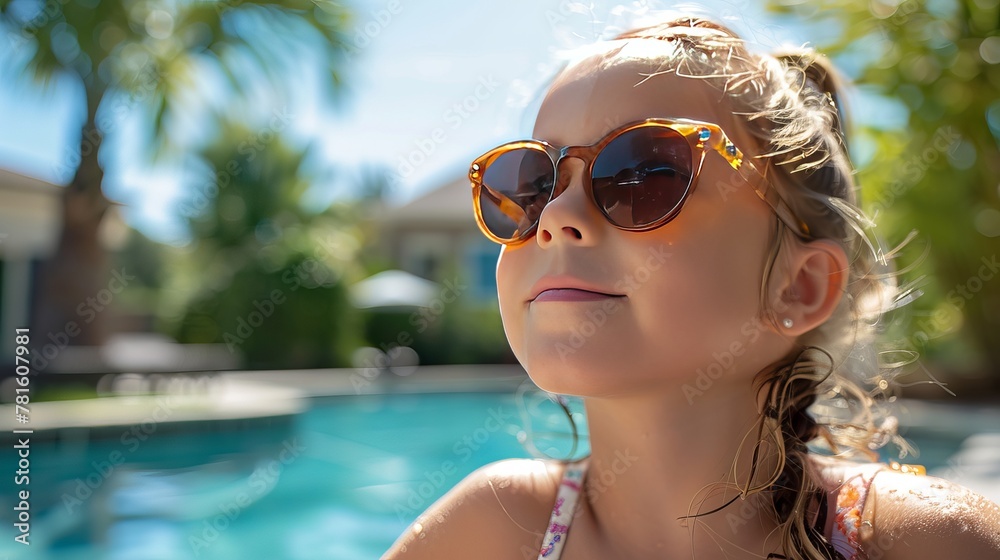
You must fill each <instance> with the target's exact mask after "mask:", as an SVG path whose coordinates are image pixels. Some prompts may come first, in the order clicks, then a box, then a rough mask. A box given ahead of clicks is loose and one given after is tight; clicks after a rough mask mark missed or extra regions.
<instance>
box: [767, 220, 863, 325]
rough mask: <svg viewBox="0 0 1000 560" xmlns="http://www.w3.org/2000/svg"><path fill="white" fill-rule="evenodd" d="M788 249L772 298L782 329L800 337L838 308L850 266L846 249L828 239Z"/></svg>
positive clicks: (800, 244) (796, 245)
mask: <svg viewBox="0 0 1000 560" xmlns="http://www.w3.org/2000/svg"><path fill="white" fill-rule="evenodd" d="M787 248H788V250H787V252H786V254H785V258H784V259H783V260H784V263H783V264H784V265H785V266H783V267H782V268H784V270H782V271H780V272H783V273H784V274H780V275H779V276H778V277H779V278H781V281H780V282H778V283H776V285H775V292H773V296H774V297H773V299H772V301H774V302H775V303H774V305H773V308H774V312H775V317H776V318H777V320H778V330H779V332H780V333H782V334H785V335H788V336H799V335H801V334H804V333H807V332H809V331H811V330H813V329H815V328H816V327H819V326H820V325H822V324H823V323H825V322H826V320H827V319H829V318H830V316H831V315H832V314H833V312H834V311H835V310H836V309H837V305H838V304H839V303H840V298H841V297H842V296H843V294H844V292H845V290H846V289H847V277H848V272H849V265H848V263H847V254H846V253H845V252H844V249H843V248H842V247H841V246H840V245H838V244H836V243H834V242H833V241H830V240H827V239H818V240H816V241H810V242H807V243H793V244H790V245H789V246H787ZM775 272H779V271H775Z"/></svg>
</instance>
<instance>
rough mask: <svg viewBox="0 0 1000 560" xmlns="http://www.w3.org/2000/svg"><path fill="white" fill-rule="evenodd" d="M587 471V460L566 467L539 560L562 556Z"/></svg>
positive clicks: (554, 558) (553, 559)
mask: <svg viewBox="0 0 1000 560" xmlns="http://www.w3.org/2000/svg"><path fill="white" fill-rule="evenodd" d="M586 471H587V461H586V459H584V460H581V461H577V462H575V463H568V464H567V465H566V470H565V471H564V472H563V477H562V482H560V483H559V492H558V494H557V495H556V503H555V506H553V508H552V515H551V516H550V517H549V524H548V526H547V528H546V530H545V537H544V538H543V539H542V548H541V549H540V550H539V551H538V560H558V559H559V557H560V556H561V555H562V550H563V546H564V545H565V544H566V538H567V535H568V534H569V526H570V525H571V524H572V523H573V514H574V513H575V512H576V503H577V498H579V497H580V490H581V488H582V486H583V475H584V473H585V472H586Z"/></svg>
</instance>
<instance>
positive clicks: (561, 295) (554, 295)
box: [532, 288, 624, 302]
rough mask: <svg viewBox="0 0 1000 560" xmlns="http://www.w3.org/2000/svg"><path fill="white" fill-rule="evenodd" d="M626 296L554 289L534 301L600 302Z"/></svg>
mask: <svg viewBox="0 0 1000 560" xmlns="http://www.w3.org/2000/svg"><path fill="white" fill-rule="evenodd" d="M617 297H624V296H613V295H611V294H602V293H598V292H591V291H587V290H578V289H575V288H553V289H548V290H545V291H543V292H542V293H540V294H538V296H536V297H535V299H534V300H532V301H536V302H538V301H599V300H603V299H608V298H617Z"/></svg>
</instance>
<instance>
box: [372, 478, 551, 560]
mask: <svg viewBox="0 0 1000 560" xmlns="http://www.w3.org/2000/svg"><path fill="white" fill-rule="evenodd" d="M565 468H566V464H565V463H563V462H560V461H555V460H541V459H504V460H500V461H495V462H493V463H489V464H487V465H484V466H482V467H480V468H478V469H476V470H475V471H473V472H472V473H470V474H469V475H468V476H466V477H465V478H464V479H462V480H461V481H460V482H459V483H458V484H456V485H455V486H454V487H453V488H451V489H450V490H449V491H448V492H447V493H446V494H445V495H444V496H442V497H441V498H439V499H438V500H437V501H436V502H434V503H433V504H431V505H430V507H428V508H427V509H426V511H424V513H423V514H421V515H420V516H419V517H418V518H417V519H416V520H415V521H414V522H413V523H412V524H411V525H410V527H409V528H408V529H407V530H406V531H405V532H404V533H403V534H402V535H401V536H400V537H399V539H398V540H397V541H396V543H395V544H394V545H393V547H392V548H391V549H389V551H388V552H387V553H386V554H385V556H383V560H388V559H392V560H402V559H406V560H423V559H425V558H426V559H439V558H461V557H469V558H479V559H487V560H488V559H489V558H491V557H493V556H496V557H501V556H502V557H509V556H510V551H511V550H518V549H520V551H521V552H522V553H524V552H526V551H534V553H535V554H537V551H538V549H539V548H540V546H541V543H542V538H543V537H544V533H543V532H542V531H544V529H545V527H546V525H547V524H548V518H549V514H550V512H551V510H552V503H553V502H554V501H555V499H556V494H557V492H558V489H559V484H560V481H561V479H562V475H563V472H564V470H565ZM527 557H533V556H527Z"/></svg>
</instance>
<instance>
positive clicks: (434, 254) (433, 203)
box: [373, 173, 500, 305]
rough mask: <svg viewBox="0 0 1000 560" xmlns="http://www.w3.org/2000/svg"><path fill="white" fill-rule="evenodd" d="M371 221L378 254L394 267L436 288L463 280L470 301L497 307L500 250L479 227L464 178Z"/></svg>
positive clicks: (469, 191) (467, 181)
mask: <svg viewBox="0 0 1000 560" xmlns="http://www.w3.org/2000/svg"><path fill="white" fill-rule="evenodd" d="M373 219H374V221H375V224H374V225H375V229H376V230H377V231H378V241H377V249H376V250H377V251H378V252H379V253H380V254H382V255H383V256H384V257H385V258H386V259H387V260H388V261H389V262H391V263H393V266H395V267H396V268H399V269H401V270H404V271H406V272H409V273H411V274H415V275H417V276H420V277H422V278H426V279H428V280H433V281H435V282H438V283H443V282H444V281H445V280H450V281H451V282H455V281H456V280H458V279H460V280H461V281H462V282H464V283H466V284H467V285H468V287H469V291H468V293H467V294H463V295H464V296H466V297H467V298H468V299H469V300H470V301H472V302H480V303H482V304H484V305H487V304H491V305H495V302H496V299H497V295H496V290H497V287H496V263H497V256H498V255H499V254H500V246H499V245H497V244H495V243H493V242H491V241H490V240H488V239H486V237H484V236H483V234H482V233H480V231H479V228H478V227H477V226H476V220H475V218H474V215H473V211H472V189H471V187H470V185H469V179H468V177H466V176H465V174H464V173H463V174H462V175H460V176H458V177H455V178H453V179H451V180H448V181H447V182H445V183H444V184H442V185H440V186H438V187H436V188H432V189H430V190H429V191H426V192H424V193H423V194H421V195H419V196H417V197H416V198H414V199H412V200H410V201H408V202H406V203H404V204H402V205H399V206H389V207H387V208H384V209H383V210H381V211H379V212H377V213H376V214H375V216H374V217H373Z"/></svg>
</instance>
